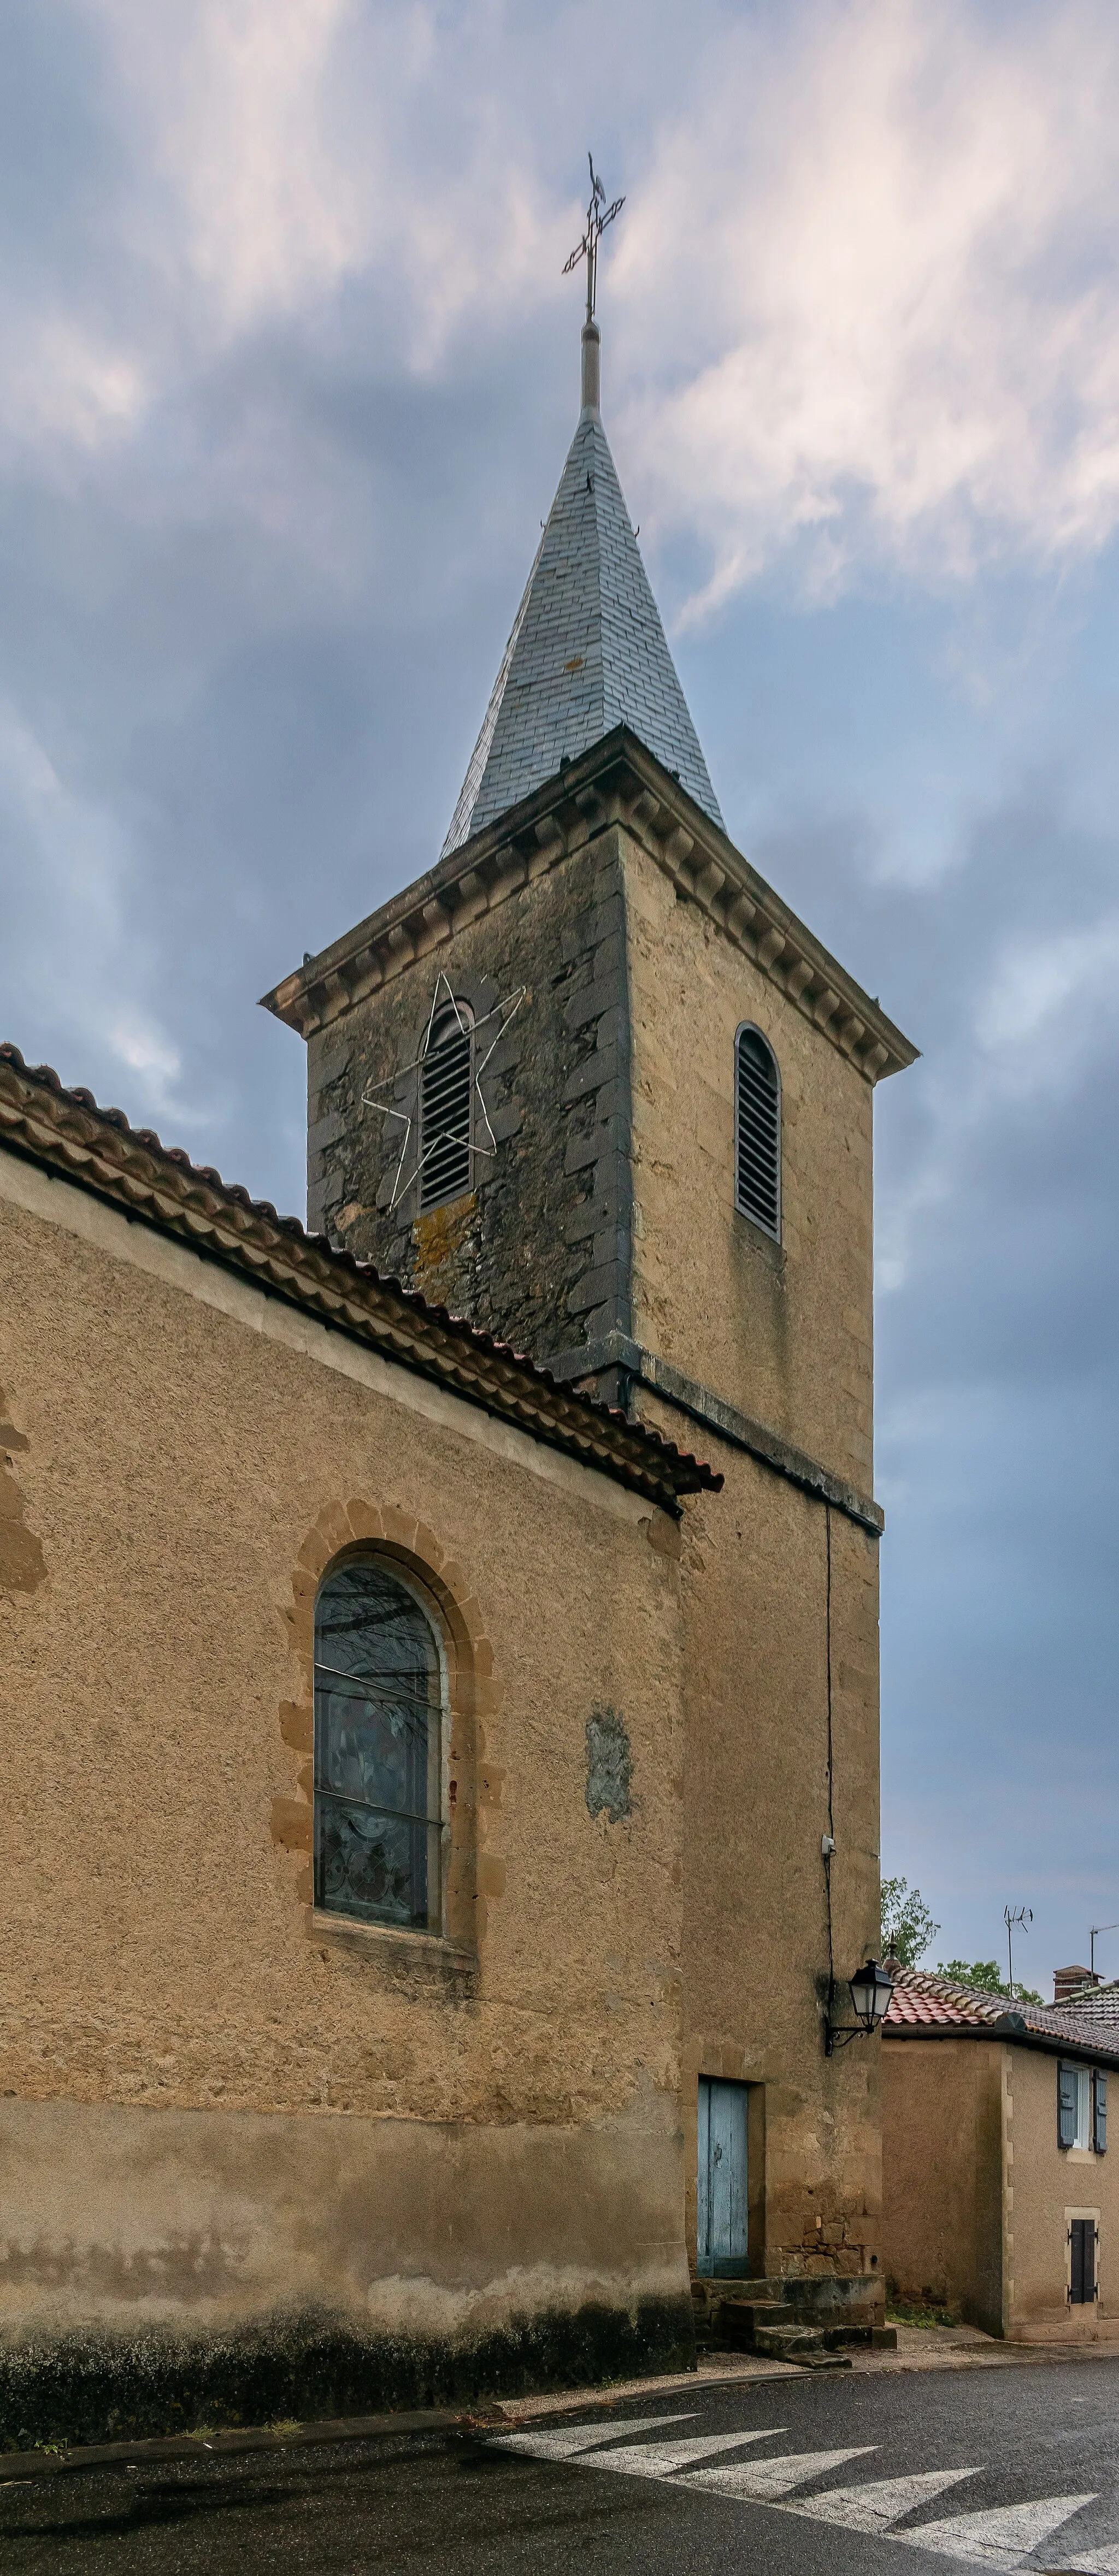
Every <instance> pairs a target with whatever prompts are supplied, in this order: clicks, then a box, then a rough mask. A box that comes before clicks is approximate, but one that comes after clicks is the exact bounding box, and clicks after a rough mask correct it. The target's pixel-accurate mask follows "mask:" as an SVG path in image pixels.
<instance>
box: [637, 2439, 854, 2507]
mask: <svg viewBox="0 0 1119 2576" xmlns="http://www.w3.org/2000/svg"><path fill="white" fill-rule="evenodd" d="M877 2448H878V2444H877V2442H856V2443H855V2444H854V2445H853V2447H852V2448H851V2449H850V2450H847V2451H791V2452H789V2453H787V2454H786V2455H785V2456H783V2457H782V2458H781V2459H779V2460H744V2461H743V2462H742V2463H741V2465H738V2464H736V2465H735V2467H734V2468H732V2469H696V2470H695V2471H694V2473H693V2474H692V2476H690V2477H688V2478H682V2479H681V2481H680V2483H681V2485H682V2486H687V2487H699V2488H700V2489H701V2490H702V2492H703V2493H704V2494H705V2495H729V2496H743V2497H745V2499H746V2500H747V2501H748V2502H749V2503H751V2504H770V2503H775V2502H776V2501H777V2499H778V2498H779V2497H781V2496H786V2495H791V2494H792V2491H793V2488H794V2487H802V2486H807V2484H808V2481H809V2479H810V2478H821V2477H822V2476H823V2474H824V2471H825V2469H841V2468H842V2466H843V2463H844V2461H845V2460H862V2459H865V2457H866V2454H867V2452H868V2451H876V2450H877Z"/></svg>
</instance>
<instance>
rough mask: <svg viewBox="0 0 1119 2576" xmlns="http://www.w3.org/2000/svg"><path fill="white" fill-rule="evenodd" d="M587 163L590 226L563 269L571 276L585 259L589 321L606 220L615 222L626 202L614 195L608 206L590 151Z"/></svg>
mask: <svg viewBox="0 0 1119 2576" xmlns="http://www.w3.org/2000/svg"><path fill="white" fill-rule="evenodd" d="M587 164H588V167H589V169H590V174H591V194H590V203H589V205H588V207H587V229H586V231H585V233H584V235H583V238H582V241H581V242H580V243H579V244H578V247H577V248H576V249H575V250H573V251H572V254H571V257H570V259H565V261H564V263H563V273H564V276H565V277H570V275H571V271H572V269H573V268H578V265H579V262H580V260H581V259H585V260H586V263H587V320H588V322H593V321H594V305H595V294H596V291H597V288H598V245H599V243H600V241H601V239H602V236H603V234H604V232H605V230H606V227H607V224H612V223H613V221H614V217H615V215H620V214H621V211H622V208H623V206H624V204H625V198H624V197H615V199H614V203H613V205H612V206H608V205H607V203H606V190H605V188H604V187H603V184H602V181H601V179H599V178H598V177H596V175H595V166H594V159H593V155H592V154H591V153H589V152H588V154H587Z"/></svg>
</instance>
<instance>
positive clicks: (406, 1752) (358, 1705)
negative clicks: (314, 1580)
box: [315, 1560, 442, 1932]
mask: <svg viewBox="0 0 1119 2576" xmlns="http://www.w3.org/2000/svg"><path fill="white" fill-rule="evenodd" d="M439 1675H440V1667H439V1654H438V1650H437V1647H436V1643H435V1638H434V1636H433V1634H432V1630H431V1627H430V1625H429V1622H428V1620H427V1619H426V1618H425V1616H424V1613H423V1611H422V1610H421V1608H420V1605H419V1603H418V1601H417V1600H416V1599H415V1598H414V1596H413V1594H412V1593H411V1592H409V1591H408V1589H407V1587H406V1585H404V1584H403V1583H401V1582H400V1580H399V1578H398V1577H397V1576H396V1575H395V1574H393V1573H391V1572H390V1571H389V1569H388V1567H387V1566H384V1565H377V1564H373V1563H370V1562H368V1561H364V1560H352V1561H351V1562H350V1563H348V1564H345V1565H340V1566H338V1567H337V1568H336V1569H335V1571H334V1573H333V1574H328V1575H327V1577H326V1579H325V1581H324V1583H323V1584H322V1587H321V1589H320V1592H319V1597H318V1601H317V1603H316V1605H315V1903H316V1905H319V1906H323V1907H325V1908H326V1910H327V1911H328V1912H329V1913H331V1914H352V1915H356V1916H357V1917H358V1918H359V1919H360V1920H361V1921H362V1922H368V1923H396V1924H401V1925H406V1926H410V1927H412V1928H413V1929H418V1930H421V1931H431V1932H436V1931H438V1930H439V1929H440V1928H441V1901H442V1900H441V1889H440V1846H441V1826H442V1819H441V1779H442V1767H441V1744H440V1731H441V1730H440V1678H439Z"/></svg>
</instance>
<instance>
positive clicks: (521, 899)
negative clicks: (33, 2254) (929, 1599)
mask: <svg viewBox="0 0 1119 2576" xmlns="http://www.w3.org/2000/svg"><path fill="white" fill-rule="evenodd" d="M592 179H593V172H592ZM594 188H595V190H596V191H598V193H592V200H591V207H590V209H589V211H588V223H587V233H586V235H585V236H584V241H583V243H582V244H581V245H580V247H579V250H578V251H577V252H576V253H575V254H573V259H582V258H583V257H585V258H586V259H587V264H588V279H589V301H588V312H587V318H586V321H585V323H584V327H583V335H582V353H581V355H582V379H581V396H582V399H581V407H580V412H579V418H578V422H577V425H576V429H575V434H574V437H573V439H572V442H571V446H570V449H569V451H568V456H567V460H566V463H565V465H564V468H563V472H562V474H561V477H560V482H559V487H558V490H557V492H556V496H555V500H554V501H553V504H552V508H551V511H550V513H549V516H548V520H547V523H546V525H545V528H544V531H543V535H542V537H541V540H540V545H539V548H538V551H537V554H536V558H535V561H534V563H533V565H532V568H531V571H530V573H529V577H528V582H527V585H526V588H525V592H524V596H523V598H522V600H521V603H520V606H519V608H518V610H517V615H516V618H515V620H514V623H513V628H512V632H511V634H510V637H509V642H508V645H507V647H506V650H505V653H504V655H503V658H502V662H501V667H500V669H499V671H498V674H497V678H496V681H495V683H494V687H493V691H492V693H491V696H490V700H489V704H488V707H487V710H486V714H485V719H484V722H483V725H482V729H481V732H480V734H479V737H478V741H477V744H476V746H475V749H474V752H473V754H472V757H471V760H470V762H469V765H468V767H467V771H466V776H465V778H464V780H463V785H462V790H461V793H460V796H459V798H458V802H457V804H456V807H455V812H454V815H453V817H452V820H451V824H450V828H449V830H448V833H447V838H446V841H445V843H444V845H443V849H442V852H441V854H440V856H439V858H438V860H437V862H436V863H435V864H434V865H433V867H432V868H431V869H430V871H429V872H428V873H427V874H426V875H425V876H423V877H421V878H419V879H418V880H417V881H416V883H415V884H413V885H411V886H409V887H407V888H406V889H405V890H404V892H402V893H401V894H399V895H396V896H394V897H393V898H392V899H391V900H390V901H389V902H388V903H385V904H382V905H381V906H379V907H378V909H377V910H376V911H375V912H373V913H372V914H371V915H370V916H369V918H368V919H367V920H366V921H363V922H362V923H360V924H359V925H358V927H357V928H356V929H355V930H353V931H350V932H348V933H347V934H346V935H345V936H344V937H342V938H340V939H338V940H337V941H335V942H334V943H333V945H332V946H331V947H329V948H328V949H326V950H325V951H324V952H323V953H322V955H320V956H318V957H315V958H312V959H310V960H309V961H308V962H307V963H306V964H305V965H304V966H303V967H302V968H300V969H298V970H297V971H296V972H295V973H294V974H292V975H289V976H287V977H286V978H285V980H284V981H283V982H282V983H281V984H280V985H278V986H277V988H276V990H275V991H274V992H273V993H270V994H269V995H268V996H267V997H266V1006H267V1007H268V1008H269V1009H270V1010H273V1011H275V1012H276V1013H277V1014H278V1016H279V1017H280V1018H282V1019H283V1020H285V1021H286V1022H287V1024H288V1025H289V1026H290V1027H292V1028H293V1029H296V1030H298V1031H299V1033H300V1034H301V1035H302V1036H303V1037H304V1039H305V1040H306V1043H307V1053H308V1100H309V1108H308V1222H309V1224H310V1225H311V1226H312V1227H316V1228H319V1229H321V1230H323V1231H325V1232H327V1233H329V1234H330V1236H331V1237H332V1239H334V1240H335V1241H338V1242H341V1243H344V1244H345V1245H346V1246H347V1247H348V1248H349V1249H350V1250H352V1251H353V1252H354V1253H355V1255H357V1256H358V1257H359V1258H361V1259H364V1260H369V1261H372V1262H373V1263H375V1264H376V1266H377V1267H378V1268H379V1269H382V1270H387V1271H391V1272H393V1273H394V1274H395V1275H397V1276H399V1277H400V1278H402V1279H403V1280H404V1281H405V1282H406V1283H407V1284H408V1285H409V1286H410V1287H413V1288H415V1289H417V1290H419V1291H421V1292H422V1293H423V1294H424V1295H425V1296H426V1297H428V1298H430V1299H432V1300H433V1301H435V1302H436V1303H438V1304H440V1305H446V1306H449V1307H450V1308H451V1309H452V1310H453V1311H454V1312H457V1313H461V1314H465V1315H467V1316H469V1317H470V1319H471V1321H472V1322H473V1323H475V1324H476V1325H479V1326H480V1327H482V1328H483V1329H484V1330H485V1331H487V1332H490V1333H492V1334H493V1335H494V1336H495V1337H496V1338H498V1339H500V1340H502V1341H506V1342H512V1343H513V1344H515V1345H516V1346H517V1347H519V1348H521V1349H524V1350H527V1351H528V1352H530V1353H531V1355H532V1356H533V1358H534V1359H536V1360H537V1361H538V1362H539V1363H541V1364H543V1365H544V1366H546V1367H547V1368H548V1369H550V1370H551V1371H552V1372H553V1373H554V1374H555V1375H557V1376H559V1377H562V1378H564V1379H569V1380H572V1381H574V1382H576V1383H578V1384H580V1385H582V1386H584V1387H585V1388H586V1389H587V1391H588V1392H591V1393H594V1394H596V1395H597V1396H599V1397H600V1398H602V1399H605V1400H606V1401H608V1402H610V1403H612V1404H620V1405H623V1406H624V1407H626V1408H627V1409H628V1410H629V1411H630V1412H631V1413H633V1414H635V1415H637V1416H640V1417H641V1418H642V1419H643V1420H645V1421H647V1422H649V1423H651V1424H653V1425H655V1426H656V1427H658V1428H660V1429H661V1430H662V1431H663V1432H664V1434H665V1436H666V1437H668V1438H670V1439H672V1440H674V1441H676V1442H677V1443H678V1444H679V1445H681V1446H682V1447H684V1448H694V1449H699V1450H702V1451H703V1453H704V1454H706V1455H708V1456H710V1458H711V1459H712V1461H713V1463H714V1464H715V1465H717V1466H718V1467H719V1468H720V1469H721V1470H722V1472H723V1474H724V1477H725V1480H726V1481H725V1488H724V1491H723V1493H722V1494H721V1495H719V1496H711V1495H704V1496H702V1497H697V1498H695V1499H693V1500H692V1501H690V1502H689V1503H688V1505H687V1507H686V1509H685V1512H684V1515H683V1518H682V1522H681V1527H680V1534H679V1545H680V1560H679V1581H680V1585H681V1594H682V1601H683V1606H684V1613H685V1619H686V1623H687V1634H688V1638H689V1650H688V1671H687V1686H686V1707H685V1711H684V1734H683V1742H684V1751H683V1756H682V1762H683V1768H682V1776H681V1791H682V1795H683V1798H684V1804H685V1842H686V1853H687V1857H686V1863H685V1927H686V1929H685V1964H684V1974H683V1989H682V1993H681V1998H680V2047H681V2063H682V2067H683V2074H682V2078H681V2089H680V2114H681V2119H682V2122H683V2126H684V2131H685V2136H686V2139H687V2140H688V2147H687V2165H688V2171H689V2173H690V2175H691V2177H692V2180H691V2183H690V2186H689V2197H688V2205H687V2208H686V2210H685V2211H684V2212H682V2216H681V2224H682V2226H683V2227H684V2228H685V2229H686V2232H687V2237H688V2244H689V2252H690V2258H691V2261H692V2265H693V2270H694V2272H695V2274H696V2279H697V2284H698V2287H697V2297H698V2298H699V2299H700V2302H701V2314H702V2315H706V2314H708V2313H709V2310H710V2304H711V2293H710V2291H709V2290H708V2289H706V2288H704V2287H703V2284H705V2283H710V2282H712V2281H714V2280H716V2279H719V2278H721V2277H725V2276H726V2275H728V2274H732V2275H733V2274H737V2275H740V2276H741V2277H743V2278H749V2279H751V2280H752V2281H753V2282H754V2283H755V2284H757V2285H759V2286H758V2288H757V2298H758V2300H759V2301H760V2302H761V2303H762V2304H764V2301H765V2299H766V2298H767V2297H768V2298H770V2299H772V2296H773V2288H774V2284H776V2285H778V2288H779V2290H780V2295H781V2297H782V2298H783V2299H784V2298H787V2297H795V2298H796V2299H799V2300H800V2301H801V2303H802V2304H806V2305H808V2306H809V2307H815V2306H817V2305H822V2306H823V2307H824V2308H825V2309H827V2310H828V2311H829V2313H833V2312H838V2311H840V2310H842V2311H843V2313H844V2314H845V2315H848V2316H850V2317H851V2318H853V2319H856V2320H860V2319H861V2320H862V2322H863V2323H865V2324H866V2325H867V2330H868V2331H869V2329H870V2324H872V2323H873V2322H874V2321H875V2320H877V2321H879V2322H880V2320H881V2313H882V2299H881V2275H880V2260H879V2247H878V2242H877V2228H878V2209H879V2200H880V2144H879V2116H878V2092H877V2086H878V2072H877V2052H878V2046H879V2043H878V2041H877V2040H876V2039H867V2040H866V2041H860V2042H859V2043H858V2044H857V2045H852V2046H851V2047H850V2048H847V2049H845V2050H843V2051H842V2052H840V2053H837V2054H829V2053H828V2050H827V2026H828V2020H829V2015H830V2014H831V2013H832V2012H833V2009H834V1994H835V1987H836V1983H837V1982H839V1983H845V1980H846V1979H847V1978H849V1977H850V1975H851V1974H852V1972H853V1970H854V1969H855V1968H856V1967H857V1966H858V1965H859V1964H860V1962H861V1961H862V1960H863V1959H864V1958H865V1957H866V1956H867V1955H868V1953H870V1952H872V1951H873V1950H874V1948H875V1946H876V1944H877V1938H878V1874H879V1854H878V1702H877V1673H878V1632H877V1552H878V1542H879V1535H880V1532H881V1528H882V1515H881V1513H880V1511H879V1509H878V1506H877V1504H876V1503H875V1501H874V1499H873V1353H872V1345H873V1318H872V1276H873V1269H872V1251H873V1240H872V1237H873V1210H872V1193H871V1135H872V1108H873V1095H874V1089H875V1086H876V1084H877V1083H878V1082H879V1081H881V1080H883V1079H884V1078H885V1077H887V1076H888V1075H890V1074H892V1073H895V1072H897V1071H899V1070H901V1069H902V1068H903V1067H905V1066H906V1065H908V1064H910V1063H911V1062H912V1061H913V1058H914V1054H915V1049H914V1048H913V1047H912V1046H911V1045H910V1043H909V1041H908V1040H907V1039H906V1038H904V1037H903V1036H902V1034H901V1032H900V1030H898V1029H897V1028H896V1027H895V1026H894V1025H893V1023H892V1022H891V1021H890V1020H889V1019H888V1018H887V1016H886V1015H885V1013H884V1012H883V1011H882V1010H881V1008H880V1006H879V1004H878V1003H877V1001H871V1000H870V999H869V997H868V996H867V995H866V994H865V993H863V992H862V991H861V989H860V988H859V986H858V984H857V983H856V982H855V981H854V979H853V978H852V977H851V976H850V975H849V974H848V973H847V971H846V970H845V968H843V967H842V966H841V965H840V964H839V963H838V962H837V960H836V959H835V958H833V957H832V956H830V955H829V953H828V952H827V950H826V949H825V948H824V947H823V946H822V945H821V943H820V942H819V941H818V940H817V939H815V938H814V936H813V934H812V932H811V931H810V930H809V929H807V928H806V926H805V925H804V924H803V923H802V922H800V921H799V920H798V919H797V917H796V916H795V914H794V913H793V912H792V911H791V910H790V908H789V907H788V905H787V904H786V903H785V902H784V901H783V899H782V897H781V896H780V894H779V893H778V892H776V891H775V889H774V888H772V887H771V886H769V885H767V884H766V882H765V881H764V879H763V878H762V877H761V876H760V875H759V874H758V872H757V870H756V869H755V868H754V867H753V865H752V864H751V862H750V860H749V858H748V857H746V856H744V855H743V854H742V853H741V852H740V851H739V850H738V849H736V847H735V846H734V844H733V842H732V841H731V840H730V839H729V837H728V835H727V833H726V830H725V828H724V825H723V820H722V816H721V813H720V810H719V806H718V803H717V800H716V797H715V793H714V790H713V787H712V784H711V780H710V777H709V775H708V770H707V765H706V762H705V760H704V757H703V753H702V750H701V748H700V744H699V740H698V737H697V734H696V730H695V727H694V725H693V723H692V719H691V715H690V713H689V710H688V707H687V704H686V702H685V699H684V695H683V691H682V689H681V687H680V682H679V679H678V676H677V673H676V669H675V666H674V664H673V660H672V656H671V653H670V651H669V647H668V643H667V640H666V637H665V633H664V628H663V625H662V623H661V619H660V615H659V613H658V610H657V606H656V602H655V600H654V598H653V594H652V590H651V588H650V585H649V581H648V577H647V574H646V571H645V567H644V564H643V562H642V559H641V555H640V552H639V549H638V545H637V540H636V537H635V534H634V531H633V527H632V524H631V521H630V517H629V513H628V511H627V508H626V504H625V501H624V499H623V497H622V491H621V487H620V484H619V481H618V476H617V472H616V470H615V466H614V461H613V458H612V455H611V452H610V447H609V443H608V440H607V436H606V432H605V429H604V426H603V421H602V415H601V409H600V377H599V371H600V339H599V329H598V323H597V320H596V318H595V315H594V311H593V303H594V293H593V287H594V268H595V261H596V259H597V248H598V240H599V238H600V235H601V231H602V229H603V228H604V226H605V223H606V222H607V221H608V220H609V219H610V217H611V216H612V215H613V213H615V212H616V211H617V208H616V207H615V208H611V209H609V210H608V211H604V209H605V196H604V193H603V192H601V191H599V183H598V182H597V181H596V182H594ZM596 225H597V229H596ZM639 1829H640V1828H639V1822H638V1824H637V1825H636V1826H635V1828H634V1830H639ZM713 2087H714V2088H715V2089H714V2090H712V2088H713ZM713 2122H714V2128H713V2127H712V2123H713ZM727 2122H729V2123H730V2126H729V2129H728V2130H727V2135H728V2136H730V2135H731V2133H732V2132H733V2135H734V2136H735V2137H738V2136H739V2134H740V2145H741V2156H740V2161H741V2176H742V2179H741V2189H740V2191H739V2194H738V2202H737V2203H736V2207H737V2216H734V2217H733V2218H732V2217H728V2216H727V2215H726V2212H724V2213H723V2215H722V2216H720V2215H719V2211H718V2209H717V2208H716V2204H715V2202H714V2201H713V2200H712V2197H711V2191H710V2188H709V2184H710V2170H711V2169H710V2165H709V2162H708V2164H707V2165H705V2162H704V2159H705V2157H707V2158H708V2159H710V2156H711V2154H712V2153H713V2149H712V2147H711V2139H712V2137H713V2136H715V2135H716V2133H718V2134H719V2135H721V2134H722V2131H721V2129H720V2123H723V2124H724V2125H725V2124H726V2123H727ZM738 2152H739V2151H738V2149H736V2150H735V2153H736V2154H737V2153H738ZM720 2206H721V2204H720ZM728 2229H729V2235H727V2230H728ZM720 2230H722V2231H723V2233H722V2235H720ZM724 2237H725V2238H726V2241H725V2242H724V2241H723V2239H724ZM794 2284H796V2285H797V2287H796V2289H795V2291H794V2289H793V2287H792V2285H794Z"/></svg>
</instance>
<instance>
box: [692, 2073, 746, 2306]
mask: <svg viewBox="0 0 1119 2576" xmlns="http://www.w3.org/2000/svg"><path fill="white" fill-rule="evenodd" d="M746 2092H747V2087H746V2085H745V2084H728V2083H724V2082H723V2080H722V2078H721V2077H719V2076H715V2075H701V2076H700V2079H699V2159H698V2171H697V2175H696V2184H697V2191H696V2200H697V2223H696V2266H697V2270H698V2271H700V2272H702V2273H707V2274H715V2275H721V2276H722V2278H723V2279H724V2280H727V2279H734V2278H736V2277H737V2276H739V2275H741V2274H742V2273H744V2272H745V2269H746Z"/></svg>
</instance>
